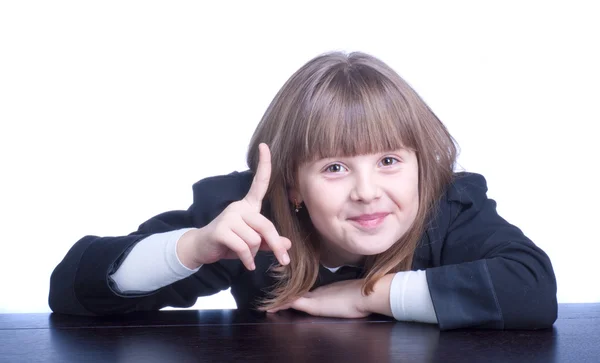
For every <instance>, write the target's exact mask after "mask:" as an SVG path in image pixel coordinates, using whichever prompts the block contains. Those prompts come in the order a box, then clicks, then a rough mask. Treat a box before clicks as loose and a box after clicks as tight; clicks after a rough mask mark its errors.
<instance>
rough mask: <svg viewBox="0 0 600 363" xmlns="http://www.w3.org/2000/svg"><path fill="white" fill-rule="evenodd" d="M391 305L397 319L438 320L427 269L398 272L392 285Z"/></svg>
mask: <svg viewBox="0 0 600 363" xmlns="http://www.w3.org/2000/svg"><path fill="white" fill-rule="evenodd" d="M390 306H391V309H392V315H393V316H394V318H395V319H396V320H399V321H416V322H422V323H431V324H437V322H438V321H437V316H436V315H435V309H434V308H433V302H432V301H431V295H430V293H429V286H428V284H427V276H426V273H425V270H419V271H402V272H398V273H396V275H395V276H394V278H393V279H392V285H391V287H390Z"/></svg>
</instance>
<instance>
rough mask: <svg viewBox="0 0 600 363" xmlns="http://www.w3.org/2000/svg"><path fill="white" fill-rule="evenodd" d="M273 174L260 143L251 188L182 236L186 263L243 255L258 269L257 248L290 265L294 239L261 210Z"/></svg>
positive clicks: (180, 253)
mask: <svg viewBox="0 0 600 363" xmlns="http://www.w3.org/2000/svg"><path fill="white" fill-rule="evenodd" d="M270 178H271V153H270V151H269V147H268V146H267V145H266V144H260V145H259V161H258V167H257V170H256V174H255V176H254V179H253V181H252V185H251V186H250V190H249V191H248V193H247V194H246V196H245V197H244V198H243V199H241V200H239V201H237V202H234V203H231V204H230V205H229V206H227V208H225V210H223V212H221V214H219V216H217V218H215V219H214V220H213V221H212V222H210V223H209V224H208V225H207V226H205V227H204V228H201V229H197V230H192V231H188V232H187V233H185V234H184V235H183V236H182V239H181V241H180V243H179V245H178V248H177V255H178V256H179V258H180V260H181V261H182V263H183V264H184V265H186V266H188V267H190V268H195V267H197V266H199V265H202V264H208V263H213V262H216V261H219V260H221V259H232V258H239V259H240V260H241V261H242V263H243V264H244V266H246V268H247V269H249V270H254V269H255V268H256V266H255V264H254V257H255V256H256V254H257V252H258V251H259V250H271V251H273V252H274V254H275V256H276V258H277V260H278V261H279V263H281V264H282V265H287V264H288V263H289V262H290V258H289V255H288V253H287V250H289V249H290V248H291V247H292V243H291V241H290V240H289V239H287V238H285V237H282V236H280V235H279V233H278V232H277V230H276V229H275V226H274V225H273V223H272V222H271V221H270V220H268V219H267V218H266V217H265V216H263V215H262V214H260V210H261V206H262V201H263V198H264V197H265V195H266V193H267V190H268V188H269V180H270Z"/></svg>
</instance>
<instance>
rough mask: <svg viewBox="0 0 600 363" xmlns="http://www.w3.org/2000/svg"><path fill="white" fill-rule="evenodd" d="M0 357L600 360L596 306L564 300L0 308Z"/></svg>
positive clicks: (598, 309) (511, 362)
mask: <svg viewBox="0 0 600 363" xmlns="http://www.w3.org/2000/svg"><path fill="white" fill-rule="evenodd" d="M0 361H1V362H11V363H17V362H61V363H62V362H109V363H117V362H231V361H240V362H284V363H292V362H328V363H334V362H377V363H379V362H485V363H490V362H509V363H515V362H528V363H534V362H544V363H548V362H578V363H583V362H600V304H563V305H561V306H560V308H559V319H558V321H557V322H556V324H555V325H554V327H553V328H552V329H547V330H538V331H486V330H457V331H449V332H440V331H439V330H438V329H437V328H436V327H435V326H431V325H424V324H409V323H400V322H395V321H391V320H390V319H388V318H386V317H381V316H372V317H369V318H366V319H360V320H344V319H325V318H317V317H312V316H308V315H305V314H300V313H293V312H284V313H280V314H277V315H268V316H263V315H260V314H253V313H248V312H242V311H237V310H200V311H192V310H180V311H160V312H152V313H136V314H131V315H129V316H126V317H104V318H89V317H73V316H63V315H56V314H0Z"/></svg>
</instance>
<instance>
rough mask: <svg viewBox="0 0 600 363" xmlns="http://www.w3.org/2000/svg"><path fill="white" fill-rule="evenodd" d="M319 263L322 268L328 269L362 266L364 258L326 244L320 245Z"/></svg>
mask: <svg viewBox="0 0 600 363" xmlns="http://www.w3.org/2000/svg"><path fill="white" fill-rule="evenodd" d="M320 260H321V261H320V262H321V264H322V265H323V266H325V267H329V268H335V267H341V266H362V265H363V263H364V260H365V256H363V255H356V254H353V253H350V252H348V251H344V250H341V249H335V248H332V247H331V246H328V244H326V243H321V258H320Z"/></svg>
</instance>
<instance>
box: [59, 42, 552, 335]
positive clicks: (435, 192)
mask: <svg viewBox="0 0 600 363" xmlns="http://www.w3.org/2000/svg"><path fill="white" fill-rule="evenodd" d="M455 160H456V148H455V144H454V141H453V139H452V138H451V136H450V135H449V134H448V131H447V130H446V128H445V127H444V125H443V124H442V123H441V122H440V121H439V120H438V118H437V117H436V116H435V115H434V114H433V112H432V111H431V110H430V109H429V108H428V106H427V105H426V104H425V103H424V102H423V100H422V99H421V98H420V97H419V96H418V95H417V94H416V93H415V91H414V90H413V89H411V87H409V86H408V85H407V83H406V82H405V81H404V80H403V79H402V78H400V76H398V75H397V74H396V73H395V72H394V71H393V70H392V69H390V68H389V67H388V66H387V65H386V64H384V63H383V62H381V61H380V60H378V59H376V58H374V57H372V56H369V55H367V54H363V53H351V54H349V55H347V54H343V53H330V54H325V55H321V56H318V57H316V58H314V59H313V60H311V61H310V62H308V63H307V64H305V65H304V66H303V67H302V68H300V69H299V70H298V71H297V72H296V73H295V74H294V75H293V76H292V77H291V78H290V79H289V80H288V81H287V82H286V84H285V85H284V86H283V88H282V89H281V90H280V91H279V93H278V94H277V95H276V96H275V99H274V100H273V102H272V103H271V105H270V106H269V108H268V109H267V111H266V113H265V115H264V116H263V118H262V120H261V122H260V123H259V125H258V127H257V129H256V131H255V133H254V136H253V137H252V140H251V142H250V147H249V152H248V165H249V167H250V170H249V171H245V172H233V173H231V174H228V175H223V176H215V177H211V178H207V179H204V180H201V181H199V182H198V183H196V184H195V185H194V186H193V191H194V200H193V204H192V205H191V206H190V208H189V209H188V210H181V211H171V212H167V213H163V214H160V215H157V216H155V217H153V218H151V219H150V220H148V221H146V222H144V223H143V224H142V225H140V226H139V228H138V229H137V231H135V232H133V233H131V234H130V235H127V236H120V237H98V236H85V237H83V238H82V239H81V240H79V241H78V242H77V243H76V244H75V245H74V246H73V247H72V248H71V249H70V251H69V252H68V253H67V255H66V257H65V258H64V260H63V261H62V262H61V263H60V264H59V265H58V266H57V267H56V269H55V271H54V272H53V274H52V278H51V283H50V296H49V303H50V307H51V309H52V310H53V311H54V312H58V313H66V314H87V315H90V314H93V315H103V314H122V313H128V312H132V311H139V310H157V309H160V308H162V307H165V306H174V307H189V306H192V305H193V304H194V303H195V302H196V299H197V298H198V297H199V296H206V295H211V294H214V293H216V292H218V291H220V290H225V289H227V288H231V293H232V295H233V297H234V298H235V301H236V303H237V306H238V308H239V309H259V310H263V311H266V312H268V313H276V312H277V311H279V310H282V309H289V308H291V309H296V310H301V311H304V312H307V313H309V314H313V315H322V316H331V317H345V318H357V317H364V316H367V315H369V314H371V313H379V314H385V315H388V316H393V317H394V318H395V319H397V320H401V321H417V322H424V323H433V324H438V325H439V327H440V329H443V330H446V329H454V328H464V327H479V328H493V329H534V328H544V327H549V326H551V325H552V324H553V323H554V321H555V320H556V315H557V301H556V280H555V276H554V272H553V269H552V265H551V263H550V260H549V258H548V256H547V255H546V254H545V253H544V252H543V251H542V250H540V249H539V248H538V247H536V246H535V245H534V244H533V243H532V242H531V241H530V240H529V239H528V238H527V237H526V236H524V235H523V233H522V232H521V230H519V229H518V228H517V227H515V226H513V225H511V224H509V223H508V222H507V221H505V220H504V219H503V218H501V217H500V216H499V215H498V214H497V213H496V203H495V202H494V201H493V200H491V199H488V198H487V196H486V191H487V188H486V182H485V179H484V178H483V177H482V176H481V175H478V174H473V173H464V172H463V173H455V172H454V165H455Z"/></svg>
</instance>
